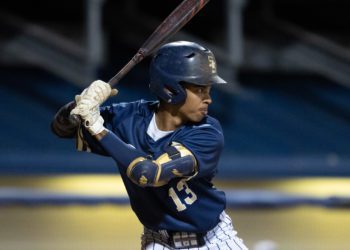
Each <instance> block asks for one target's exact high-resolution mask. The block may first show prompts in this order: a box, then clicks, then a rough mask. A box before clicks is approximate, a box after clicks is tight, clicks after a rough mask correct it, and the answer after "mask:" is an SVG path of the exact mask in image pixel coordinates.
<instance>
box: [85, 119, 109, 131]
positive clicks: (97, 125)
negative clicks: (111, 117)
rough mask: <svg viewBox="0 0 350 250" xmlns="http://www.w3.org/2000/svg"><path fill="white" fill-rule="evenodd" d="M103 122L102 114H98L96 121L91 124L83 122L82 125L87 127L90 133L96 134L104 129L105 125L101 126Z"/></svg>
mask: <svg viewBox="0 0 350 250" xmlns="http://www.w3.org/2000/svg"><path fill="white" fill-rule="evenodd" d="M103 123H104V120H103V118H102V116H99V117H98V119H97V121H96V122H95V123H94V124H92V125H86V124H84V125H85V127H86V128H87V130H89V132H90V133H91V135H97V134H99V133H101V132H102V131H103V130H104V129H105V127H104V126H103Z"/></svg>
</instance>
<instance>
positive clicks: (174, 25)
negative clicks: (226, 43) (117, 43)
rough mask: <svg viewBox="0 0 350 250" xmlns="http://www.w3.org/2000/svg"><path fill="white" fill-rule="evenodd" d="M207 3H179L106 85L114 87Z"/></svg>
mask: <svg viewBox="0 0 350 250" xmlns="http://www.w3.org/2000/svg"><path fill="white" fill-rule="evenodd" d="M208 2H209V0H184V1H183V2H182V3H180V4H179V6H177V7H176V9H175V10H173V12H171V13H170V15H169V16H168V17H167V18H165V20H164V21H163V22H162V23H161V24H160V25H159V26H158V27H157V28H156V30H155V31H154V32H153V33H152V34H151V35H150V36H149V38H148V39H147V40H146V41H145V42H144V44H143V45H142V46H141V48H140V49H139V50H138V52H137V53H136V54H135V55H134V57H133V58H132V59H131V60H130V61H129V62H128V63H127V64H126V65H125V66H124V67H123V68H122V69H121V70H120V71H119V72H118V73H117V74H116V75H115V76H113V77H112V78H111V79H110V80H109V81H108V83H109V84H110V85H111V86H114V85H116V84H117V83H118V82H119V81H120V79H122V78H123V77H124V76H125V75H126V74H127V73H128V72H129V71H130V70H131V69H132V68H133V67H134V66H135V65H136V64H138V63H139V62H141V61H142V60H143V59H144V58H145V57H147V56H149V55H151V54H152V53H153V52H154V51H155V50H157V49H158V48H159V47H160V46H161V45H162V44H163V43H164V42H165V41H166V40H167V39H169V38H170V37H171V36H172V35H173V34H175V33H176V32H177V31H178V30H180V29H181V28H182V27H183V26H184V25H185V24H186V23H187V22H188V21H189V20H191V19H192V17H194V16H195V15H196V14H197V13H198V12H199V11H200V10H201V9H202V8H203V7H204V6H205V5H206V4H207V3H208Z"/></svg>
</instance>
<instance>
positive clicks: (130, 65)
mask: <svg viewBox="0 0 350 250" xmlns="http://www.w3.org/2000/svg"><path fill="white" fill-rule="evenodd" d="M145 56H146V52H145V50H144V49H143V48H141V49H139V51H138V52H137V53H136V54H135V55H134V57H133V58H132V59H131V60H130V61H129V62H128V63H127V64H126V65H125V66H124V67H123V68H122V69H121V70H120V71H119V72H118V73H117V74H116V75H115V76H113V77H112V78H111V79H110V80H109V81H108V83H109V85H111V87H113V86H114V85H116V84H117V83H118V82H119V81H120V80H121V79H122V78H123V77H124V76H125V75H126V74H127V73H128V72H129V71H130V70H131V69H132V68H133V67H134V66H135V65H136V64H138V63H139V62H140V61H142V60H143V58H145Z"/></svg>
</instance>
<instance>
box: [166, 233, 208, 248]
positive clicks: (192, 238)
mask: <svg viewBox="0 0 350 250" xmlns="http://www.w3.org/2000/svg"><path fill="white" fill-rule="evenodd" d="M168 234H169V245H170V246H171V247H173V248H175V249H183V248H192V247H202V246H204V245H205V240H204V235H205V234H204V233H192V232H168Z"/></svg>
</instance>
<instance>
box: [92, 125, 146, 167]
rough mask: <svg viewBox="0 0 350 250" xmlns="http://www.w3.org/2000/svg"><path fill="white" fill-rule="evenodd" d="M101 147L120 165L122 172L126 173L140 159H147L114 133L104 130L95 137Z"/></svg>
mask: <svg viewBox="0 0 350 250" xmlns="http://www.w3.org/2000/svg"><path fill="white" fill-rule="evenodd" d="M95 138H96V139H97V140H99V142H100V144H101V146H102V147H103V148H104V149H105V150H106V151H107V152H108V153H109V155H110V156H111V157H112V158H113V159H114V160H115V161H116V162H117V163H118V166H119V167H120V168H122V169H121V170H122V171H126V170H127V167H128V166H129V165H130V163H131V162H132V161H134V160H135V159H137V158H139V157H143V158H146V157H147V155H146V154H145V153H143V152H140V151H138V150H137V149H135V148H134V147H133V146H131V145H129V144H126V143H125V142H123V141H122V140H121V139H120V138H119V137H118V136H116V135H115V134H114V133H112V132H110V131H108V130H106V129H105V130H103V131H102V132H101V133H99V134H97V135H95Z"/></svg>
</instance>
